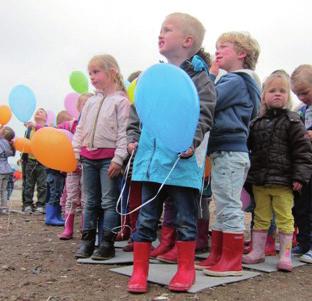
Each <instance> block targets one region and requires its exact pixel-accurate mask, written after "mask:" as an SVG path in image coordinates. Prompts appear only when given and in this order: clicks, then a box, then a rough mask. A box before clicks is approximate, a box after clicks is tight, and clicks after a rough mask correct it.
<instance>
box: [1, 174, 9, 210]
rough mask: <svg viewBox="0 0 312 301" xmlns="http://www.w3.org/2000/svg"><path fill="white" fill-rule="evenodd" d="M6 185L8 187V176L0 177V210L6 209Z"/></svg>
mask: <svg viewBox="0 0 312 301" xmlns="http://www.w3.org/2000/svg"><path fill="white" fill-rule="evenodd" d="M7 185H8V176H7V175H0V208H2V209H4V208H7V195H6V192H7Z"/></svg>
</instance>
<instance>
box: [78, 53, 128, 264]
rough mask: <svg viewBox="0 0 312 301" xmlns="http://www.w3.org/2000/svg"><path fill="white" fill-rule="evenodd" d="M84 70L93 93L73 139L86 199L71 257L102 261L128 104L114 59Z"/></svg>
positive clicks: (108, 249) (102, 58)
mask: <svg viewBox="0 0 312 301" xmlns="http://www.w3.org/2000/svg"><path fill="white" fill-rule="evenodd" d="M88 70H89V76H90V79H91V82H92V85H93V86H94V87H95V88H96V93H95V95H94V96H92V97H90V98H89V99H88V101H87V103H86V105H85V106H84V108H83V110H82V113H81V117H80V120H79V124H78V126H77V129H76V132H75V134H74V136H73V147H74V152H75V156H76V158H77V159H79V160H80V161H81V162H82V167H83V189H84V192H85V197H86V204H85V208H84V211H83V229H82V237H81V241H80V246H79V249H78V250H77V252H76V254H75V256H76V258H84V257H89V256H91V255H92V258H93V259H96V260H103V259H108V258H111V257H113V256H115V248H114V240H115V236H116V232H117V231H115V230H116V229H117V228H118V224H119V218H118V214H117V212H116V203H117V199H118V196H119V182H120V172H121V167H122V165H123V163H124V160H125V159H126V158H127V156H128V153H127V139H126V127H127V121H128V116H129V109H130V103H129V100H128V98H127V95H126V91H125V88H124V84H123V79H122V76H121V74H120V69H119V66H118V63H117V61H116V60H115V58H114V57H113V56H111V55H108V54H105V55H97V56H94V57H93V58H92V59H91V60H90V62H89V65H88ZM101 214H103V216H104V218H103V236H102V241H101V242H100V245H99V248H98V249H97V250H95V251H94V245H95V236H96V225H97V223H98V219H99V216H100V215H101ZM93 251H94V252H93Z"/></svg>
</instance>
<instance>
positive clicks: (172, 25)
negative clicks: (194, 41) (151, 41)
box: [158, 17, 186, 61]
mask: <svg viewBox="0 0 312 301" xmlns="http://www.w3.org/2000/svg"><path fill="white" fill-rule="evenodd" d="M185 39H186V36H185V34H184V33H183V32H182V30H181V25H180V23H179V20H178V19H177V18H174V17H168V18H166V19H165V21H164V23H163V24H162V26H161V29H160V33H159V37H158V49H159V53H160V54H162V55H163V56H164V57H166V58H167V59H168V60H169V61H170V59H171V58H174V57H175V56H176V55H177V54H179V52H180V50H181V49H183V47H184V44H185Z"/></svg>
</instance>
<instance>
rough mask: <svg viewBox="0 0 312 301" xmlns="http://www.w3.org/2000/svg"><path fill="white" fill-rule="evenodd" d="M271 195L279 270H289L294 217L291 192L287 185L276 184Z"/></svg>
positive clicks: (290, 266)
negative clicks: (276, 231)
mask: <svg viewBox="0 0 312 301" xmlns="http://www.w3.org/2000/svg"><path fill="white" fill-rule="evenodd" d="M272 195H273V201H272V205H273V210H274V213H275V218H276V226H277V228H278V232H279V240H280V261H279V263H278V265H277V267H278V269H279V270H283V271H289V272H290V271H291V270H292V263H291V247H292V236H293V232H294V217H293V215H292V207H293V204H294V201H293V192H292V190H291V189H290V188H289V187H286V186H285V187H283V186H276V187H275V189H274V194H273V193H272Z"/></svg>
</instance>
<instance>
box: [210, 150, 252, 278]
mask: <svg viewBox="0 0 312 301" xmlns="http://www.w3.org/2000/svg"><path fill="white" fill-rule="evenodd" d="M210 158H211V159H212V176H211V188H212V194H213V196H214V198H215V202H216V211H217V212H216V214H217V221H216V224H215V225H214V229H215V230H219V231H220V230H222V254H221V258H220V260H219V262H218V263H217V264H216V265H214V266H212V267H210V268H209V269H207V270H205V271H204V273H205V274H207V275H212V276H232V275H242V265H241V261H242V256H243V248H244V212H243V211H242V209H241V207H242V203H241V198H240V197H241V191H242V188H243V185H244V182H245V179H246V176H247V173H248V169H249V166H250V162H249V157H248V154H247V153H242V152H217V153H213V154H212V155H211V156H210Z"/></svg>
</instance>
